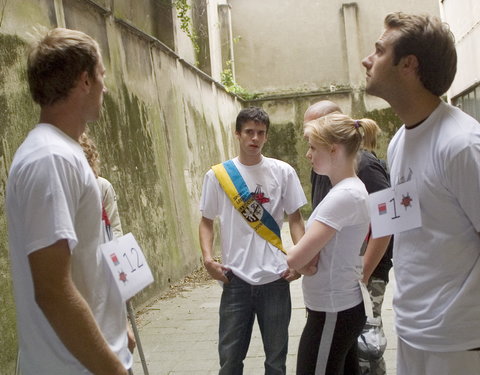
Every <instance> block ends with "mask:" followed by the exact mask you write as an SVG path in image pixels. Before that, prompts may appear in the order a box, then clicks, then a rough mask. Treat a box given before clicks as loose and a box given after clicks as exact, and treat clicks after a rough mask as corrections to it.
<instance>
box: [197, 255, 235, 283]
mask: <svg viewBox="0 0 480 375" xmlns="http://www.w3.org/2000/svg"><path fill="white" fill-rule="evenodd" d="M203 264H204V266H205V269H206V270H207V272H208V273H209V275H210V276H211V277H212V278H213V279H215V280H219V281H223V282H224V283H229V280H228V279H227V277H226V276H225V272H226V271H228V268H226V267H224V266H223V265H222V264H220V263H219V262H217V261H215V260H214V259H212V258H207V259H205V260H204V261H203Z"/></svg>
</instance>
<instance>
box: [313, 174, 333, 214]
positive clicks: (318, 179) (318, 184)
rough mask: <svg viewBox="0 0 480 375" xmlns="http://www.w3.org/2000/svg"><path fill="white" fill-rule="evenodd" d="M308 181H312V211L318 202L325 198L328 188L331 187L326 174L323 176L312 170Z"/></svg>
mask: <svg viewBox="0 0 480 375" xmlns="http://www.w3.org/2000/svg"><path fill="white" fill-rule="evenodd" d="M310 181H311V182H312V211H313V210H314V209H315V207H317V206H318V204H319V203H320V202H321V201H322V200H323V198H325V196H326V195H327V194H328V192H329V191H330V189H331V188H332V184H331V182H330V179H329V178H328V176H324V175H321V174H316V173H315V172H314V171H313V170H312V174H311V176H310Z"/></svg>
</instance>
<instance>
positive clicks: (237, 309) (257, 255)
mask: <svg viewBox="0 0 480 375" xmlns="http://www.w3.org/2000/svg"><path fill="white" fill-rule="evenodd" d="M269 125H270V120H269V117H268V114H267V113H266V112H265V111H263V110H262V109H261V108H256V107H250V108H245V109H243V110H241V111H240V113H239V114H238V116H237V120H236V129H235V134H236V137H237V139H238V141H239V149H240V152H239V155H238V157H236V158H234V159H232V160H229V161H227V162H225V163H222V164H219V165H216V166H214V167H212V169H211V170H210V171H208V172H207V174H206V175H205V180H204V184H203V192H202V198H201V202H200V210H201V212H202V219H201V222H200V228H199V233H200V245H201V247H202V254H203V261H204V265H205V268H206V269H207V271H208V273H209V274H210V275H211V276H212V278H214V279H216V280H219V281H221V282H223V294H222V300H221V303H220V327H219V344H218V349H219V355H220V366H221V369H220V372H219V373H220V374H228V375H233V374H242V373H243V360H244V359H245V356H246V354H247V351H248V346H249V344H250V337H251V334H252V327H253V323H254V321H255V315H256V316H257V319H258V324H259V327H260V331H261V333H262V338H263V345H264V349H265V356H266V359H265V374H268V375H274V374H275V375H277V374H286V366H285V362H286V356H287V349H288V325H289V322H290V315H291V302H290V287H289V282H290V281H292V280H295V279H297V278H298V277H299V276H300V275H299V274H298V273H296V272H295V271H293V270H289V269H288V266H287V262H286V256H285V250H284V248H283V246H282V241H281V238H280V228H281V227H282V224H283V219H284V215H285V213H286V214H287V215H288V220H289V225H290V233H291V236H292V240H293V242H294V243H296V242H297V241H298V240H299V239H300V238H301V237H302V236H303V234H304V231H305V228H304V222H303V219H302V216H301V214H300V211H299V208H300V207H302V206H303V205H304V204H305V203H306V198H305V194H304V193H303V190H302V187H301V185H300V181H299V179H298V176H297V174H296V172H295V170H294V169H293V168H292V167H291V166H290V165H288V164H287V163H285V162H283V161H280V160H276V159H272V158H267V157H264V156H263V155H262V148H263V146H264V144H265V142H266V141H267V133H268V127H269ZM217 216H218V217H219V218H220V231H221V234H222V235H221V247H222V263H223V264H221V263H219V262H217V261H215V260H214V259H213V239H214V229H213V220H214V219H215V217H217Z"/></svg>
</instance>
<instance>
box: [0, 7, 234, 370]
mask: <svg viewBox="0 0 480 375" xmlns="http://www.w3.org/2000/svg"><path fill="white" fill-rule="evenodd" d="M113 3H114V1H99V2H97V4H98V6H97V5H96V4H95V2H93V1H88V2H86V1H81V0H64V1H55V0H22V1H15V2H14V1H12V0H10V1H8V0H7V1H6V6H5V9H4V15H3V22H2V23H1V24H0V116H1V120H2V121H1V124H2V125H1V126H0V140H1V142H0V184H1V187H2V188H1V189H0V207H1V208H2V211H1V214H0V337H1V340H0V374H12V373H13V372H14V371H13V366H14V362H15V361H14V360H15V355H16V346H17V344H16V329H15V307H14V302H13V297H12V285H11V284H12V283H11V276H10V269H9V257H8V246H7V244H8V242H7V241H8V240H7V227H6V218H5V215H4V210H3V208H4V192H5V183H6V178H7V173H8V169H9V166H10V163H11V160H12V157H13V154H14V152H15V150H16V148H17V147H18V145H19V144H20V143H21V142H22V140H23V139H24V138H25V136H26V134H27V133H28V131H29V130H30V129H31V128H32V127H33V126H34V125H35V123H36V122H37V121H38V115H39V109H38V107H37V106H36V105H35V104H34V103H33V102H32V100H31V98H30V95H29V92H28V87H27V82H26V72H25V66H26V51H27V39H28V36H27V32H33V28H32V27H33V26H45V27H47V28H50V27H54V26H57V25H61V26H66V27H69V28H73V29H79V30H82V31H85V32H87V33H88V34H90V35H92V36H93V37H94V38H95V39H97V41H98V42H99V44H100V47H101V49H102V54H103V56H104V62H105V65H106V69H107V76H106V85H107V88H108V93H107V94H106V95H105V100H104V109H103V114H102V117H101V119H100V120H99V121H97V122H95V123H91V124H90V125H89V129H90V133H91V134H92V136H93V138H94V139H95V140H96V143H97V146H98V148H99V152H100V156H101V161H102V166H101V171H102V175H103V176H104V177H106V178H107V179H108V180H110V181H111V182H112V184H113V186H114V187H115V190H116V192H117V194H118V198H119V200H118V206H119V211H120V216H121V219H122V224H123V229H124V231H125V232H126V233H127V232H132V233H133V234H134V235H135V237H136V239H137V241H138V243H139V244H140V246H141V247H142V248H143V250H144V252H145V255H146V257H147V259H148V262H149V265H150V267H151V269H152V272H153V275H154V278H155V283H154V284H153V285H151V286H150V287H148V288H147V289H146V290H145V291H144V292H142V293H141V294H140V295H138V296H137V297H135V299H134V305H136V306H139V305H141V304H143V303H145V302H146V301H148V300H149V299H150V298H151V297H153V296H155V295H156V294H158V292H160V291H162V290H163V289H165V288H166V287H168V285H169V283H172V282H175V281H177V280H179V279H181V278H182V277H184V276H185V275H186V274H188V273H190V272H191V271H192V270H193V269H195V268H196V267H198V266H199V265H200V258H201V252H200V248H199V244H198V238H197V237H198V222H199V218H200V213H199V211H198V202H199V198H200V193H201V186H202V183H203V176H204V173H205V172H206V171H207V170H208V168H209V166H211V165H212V164H214V163H217V162H219V161H220V160H223V159H227V158H230V157H232V156H233V155H234V154H235V150H236V149H235V147H236V146H235V142H234V138H233V128H232V126H233V122H234V120H235V117H236V115H237V113H238V111H239V110H240V108H241V106H242V104H241V103H240V102H239V101H238V100H237V98H235V97H234V96H232V95H230V94H228V93H227V92H225V90H223V88H222V87H221V86H219V85H218V84H216V83H214V82H213V81H212V80H209V79H208V77H206V76H205V75H204V74H201V73H200V72H199V71H198V70H196V69H195V68H194V67H192V66H190V65H189V64H187V63H185V61H183V60H182V59H181V58H180V57H178V56H176V55H175V54H174V53H172V51H170V50H168V49H166V48H165V47H164V46H163V45H162V44H161V43H160V42H158V41H155V40H154V39H153V38H151V37H150V36H149V35H147V34H144V33H143V32H142V31H139V30H138V29H137V28H136V27H129V25H128V24H127V23H126V20H120V19H119V18H118V17H117V15H116V14H114V13H113V12H111V11H109V9H108V6H111V5H112V4H113ZM125 3H126V2H125V1H123V2H122V6H124V4H125ZM139 4H140V3H139ZM0 5H2V3H1V2H0ZM130 5H131V6H133V2H130ZM0 10H1V7H0Z"/></svg>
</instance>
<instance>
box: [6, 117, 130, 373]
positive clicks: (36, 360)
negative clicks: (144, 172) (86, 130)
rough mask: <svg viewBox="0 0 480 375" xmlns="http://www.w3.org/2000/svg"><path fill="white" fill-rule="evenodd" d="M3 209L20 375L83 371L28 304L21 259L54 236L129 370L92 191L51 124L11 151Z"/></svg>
mask: <svg viewBox="0 0 480 375" xmlns="http://www.w3.org/2000/svg"><path fill="white" fill-rule="evenodd" d="M6 207H7V214H8V231H9V244H10V255H11V260H12V277H13V285H14V292H15V302H16V307H17V323H18V330H19V339H20V349H21V354H20V358H21V359H20V366H21V370H22V373H23V375H33V374H49V375H65V374H68V375H80V374H82V375H85V374H89V371H87V369H85V368H84V367H83V366H82V365H81V364H80V362H78V360H77V359H76V358H74V357H73V356H72V355H71V354H70V352H69V351H68V350H67V349H66V348H65V346H64V345H63V344H62V342H61V341H60V340H59V338H58V337H57V335H56V333H55V332H54V330H53V329H52V327H51V325H50V323H49V322H48V321H47V319H46V318H45V316H44V315H43V313H42V311H41V310H40V309H39V307H38V305H37V304H36V302H35V299H34V290H33V282H32V276H31V272H30V266H29V263H28V255H29V254H31V253H33V252H34V251H37V250H40V249H42V248H44V247H47V246H49V245H52V244H54V243H55V242H57V241H59V240H61V239H66V240H68V245H69V247H70V251H71V254H72V260H71V261H72V266H71V267H72V278H73V281H74V283H75V286H76V287H77V288H78V290H79V291H80V293H81V294H82V296H83V297H84V298H85V300H86V301H87V303H88V305H89V306H90V308H91V310H92V312H93V315H94V316H95V319H96V321H97V323H98V325H99V327H100V329H101V331H102V333H103V334H104V336H105V338H106V340H107V342H108V343H109V345H110V348H111V349H112V350H113V351H114V352H115V353H116V354H117V355H118V357H119V358H120V360H121V361H122V363H123V364H124V365H125V367H126V368H128V367H131V364H132V356H131V354H130V352H129V351H128V349H127V334H126V324H127V321H126V309H125V306H124V304H123V303H122V300H121V298H120V293H118V291H116V290H115V288H114V287H113V283H114V281H113V278H112V277H111V276H110V275H108V274H107V272H108V270H107V268H106V265H105V264H103V259H102V256H101V253H100V252H99V250H98V245H99V238H100V237H99V236H100V228H101V204H100V194H99V190H98V186H97V182H96V181H95V176H94V175H93V173H92V170H91V168H90V166H89V165H88V163H87V160H86V159H85V156H84V153H83V150H82V148H81V147H80V145H79V144H78V143H77V142H75V141H74V140H73V139H72V138H70V137H68V136H67V135H66V134H65V133H63V132H62V131H60V130H59V129H58V128H56V127H55V126H53V125H49V124H39V125H37V126H36V127H35V128H34V129H33V130H32V131H31V132H30V133H29V134H28V136H27V138H26V139H25V141H24V142H23V144H22V145H21V146H20V147H19V149H18V150H17V152H16V154H15V157H14V160H13V163H12V166H11V169H10V173H9V177H8V182H7V197H6ZM66 319H68V318H67V317H66ZM70 324H75V322H70Z"/></svg>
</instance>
